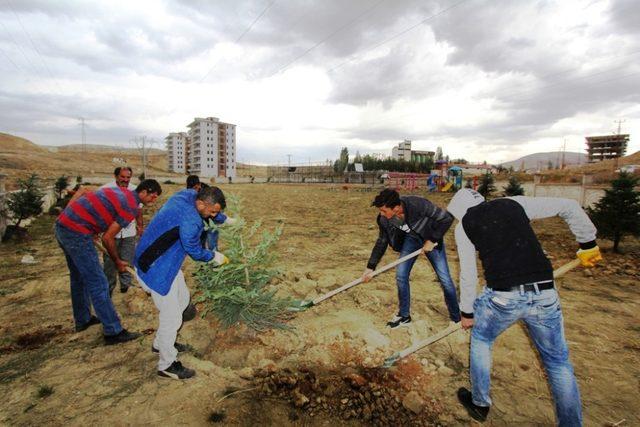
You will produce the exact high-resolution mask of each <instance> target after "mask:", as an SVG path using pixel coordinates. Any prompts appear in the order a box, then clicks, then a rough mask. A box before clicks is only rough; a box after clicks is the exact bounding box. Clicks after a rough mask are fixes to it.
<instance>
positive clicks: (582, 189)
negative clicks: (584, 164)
mask: <svg viewBox="0 0 640 427" xmlns="http://www.w3.org/2000/svg"><path fill="white" fill-rule="evenodd" d="M494 185H495V186H496V188H497V189H498V191H497V194H502V193H503V192H504V187H506V186H507V185H508V182H507V181H496V183H495V184H494ZM520 185H522V188H523V189H524V195H525V196H530V197H563V198H566V199H573V200H576V201H578V202H579V203H580V204H581V205H582V207H583V208H586V207H592V206H593V205H595V204H596V203H597V202H598V201H599V200H600V199H601V198H602V197H603V196H604V194H605V192H604V190H605V189H606V188H609V186H608V185H592V184H591V183H590V177H589V176H588V175H586V176H585V177H584V179H583V182H582V183H575V184H567V183H543V182H540V178H538V177H537V176H536V177H535V178H534V182H523V183H521V184H520Z"/></svg>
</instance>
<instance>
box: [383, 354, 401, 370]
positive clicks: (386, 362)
mask: <svg viewBox="0 0 640 427" xmlns="http://www.w3.org/2000/svg"><path fill="white" fill-rule="evenodd" d="M398 360H400V353H394V354H392V355H391V356H389V357H387V358H386V359H384V363H383V364H382V367H383V368H391V367H392V366H393V365H395V364H396V362H397V361H398Z"/></svg>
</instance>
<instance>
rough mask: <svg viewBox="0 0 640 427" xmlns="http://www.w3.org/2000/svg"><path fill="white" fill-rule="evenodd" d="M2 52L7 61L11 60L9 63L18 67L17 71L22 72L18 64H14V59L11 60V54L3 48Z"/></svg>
mask: <svg viewBox="0 0 640 427" xmlns="http://www.w3.org/2000/svg"><path fill="white" fill-rule="evenodd" d="M0 52H1V53H2V54H3V55H4V56H6V57H7V59H8V60H9V62H11V64H12V65H13V66H14V67H16V70H18V71H20V72H22V68H20V67H18V64H16V63H15V62H13V59H11V57H10V56H9V54H7V53H6V52H5V51H4V50H2V48H0Z"/></svg>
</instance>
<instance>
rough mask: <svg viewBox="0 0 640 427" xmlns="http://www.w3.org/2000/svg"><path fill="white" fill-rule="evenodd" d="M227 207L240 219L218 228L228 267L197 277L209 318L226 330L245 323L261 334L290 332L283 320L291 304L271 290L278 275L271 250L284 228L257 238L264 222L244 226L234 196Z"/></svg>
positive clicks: (207, 268)
mask: <svg viewBox="0 0 640 427" xmlns="http://www.w3.org/2000/svg"><path fill="white" fill-rule="evenodd" d="M229 205H230V206H231V207H232V209H231V210H232V211H233V212H235V215H234V218H236V219H237V221H236V222H235V223H234V224H225V225H224V226H222V227H219V228H218V231H219V232H220V238H221V241H222V242H223V244H224V246H225V249H224V251H223V252H224V254H225V255H226V256H227V258H229V263H228V264H225V265H222V266H219V267H215V266H213V265H212V264H202V265H200V266H199V267H198V269H197V270H196V273H195V277H196V280H197V283H198V288H199V290H200V292H201V296H200V301H201V302H203V303H204V305H205V314H207V313H213V314H214V315H215V316H216V317H217V318H218V319H219V320H220V322H221V323H222V325H223V326H224V327H227V328H228V327H231V326H233V325H235V324H237V323H244V324H246V325H247V326H249V327H250V328H253V329H255V330H259V331H263V330H267V329H270V328H277V329H288V328H289V327H288V326H287V325H286V324H285V323H284V317H285V316H286V315H287V313H288V310H287V308H288V307H289V306H290V305H291V300H290V299H289V298H280V297H278V296H277V295H276V292H277V289H275V288H273V287H272V286H270V283H271V279H272V278H274V277H275V276H276V275H277V274H278V270H277V269H276V268H274V267H273V265H274V263H275V261H276V253H275V251H274V250H273V247H274V245H275V244H276V243H277V242H278V240H279V238H280V235H281V234H282V225H280V226H278V227H276V228H275V229H274V230H273V231H269V230H265V231H262V233H261V234H260V235H258V231H259V230H260V228H261V225H262V224H261V222H259V221H256V222H255V223H254V224H253V225H251V226H248V225H247V224H245V221H244V220H243V219H242V218H241V217H240V214H241V204H240V200H239V199H238V198H236V197H234V196H230V197H229ZM252 243H254V244H253V245H252Z"/></svg>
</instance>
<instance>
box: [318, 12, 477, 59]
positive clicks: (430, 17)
mask: <svg viewBox="0 0 640 427" xmlns="http://www.w3.org/2000/svg"><path fill="white" fill-rule="evenodd" d="M466 1H468V0H462V1H459V2H458V3H456V4H454V5H452V6H449V7H447V8H445V9H442V10H441V11H439V12H437V13H436V14H434V15H431V16H429V17H428V18H425V19H423V20H422V21H420V22H418V23H416V24H414V25H412V26H410V27H409V28H406V29H404V30H402V31H400V32H399V33H396V34H394V35H393V36H391V37H389V38H388V39H386V40H384V41H382V42H380V43H378V44H376V45H375V46H373V47H371V48H369V49H367V50H365V51H364V52H363V54H364V53H366V52H369V51H371V50H373V49H377V48H379V47H380V46H382V45H384V44H387V43H389V42H390V41H392V40H395V39H397V38H398V37H400V36H402V35H404V34H406V33H408V32H410V31H412V30H414V29H416V28H418V27H419V26H421V25H422V24H424V23H425V22H428V21H430V20H432V19H434V18H436V17H438V16H440V15H442V14H444V13H446V12H448V11H450V10H451V9H453V8H456V7H458V6H460V5H461V4H462V3H465V2H466ZM360 56H362V54H360V55H352V56H351V57H349V58H347V59H346V60H345V61H343V62H341V63H339V64H338V65H336V66H334V67H332V68H329V70H328V72H333V71H335V70H337V69H338V68H340V67H342V66H343V65H345V64H346V63H348V62H351V61H353V60H354V59H356V58H359V57H360Z"/></svg>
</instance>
